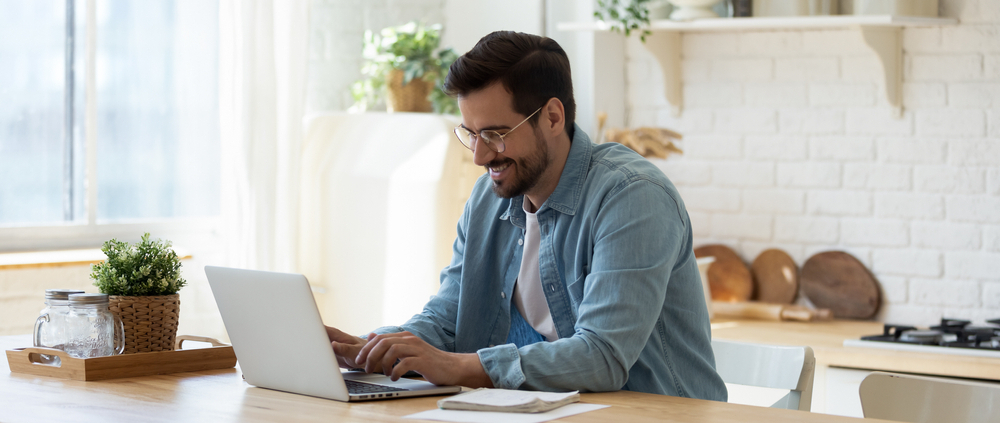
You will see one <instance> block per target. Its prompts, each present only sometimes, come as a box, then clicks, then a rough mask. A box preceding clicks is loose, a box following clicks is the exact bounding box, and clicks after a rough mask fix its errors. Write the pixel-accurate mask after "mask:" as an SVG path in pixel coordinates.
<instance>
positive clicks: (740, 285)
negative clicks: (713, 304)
mask: <svg viewBox="0 0 1000 423" xmlns="http://www.w3.org/2000/svg"><path fill="white" fill-rule="evenodd" d="M694 256H695V257H698V258H702V257H709V256H711V257H715V262H713V263H712V264H711V265H709V266H708V287H709V290H711V292H712V299H713V300H715V301H729V302H741V301H749V300H750V298H751V296H753V278H752V277H751V276H750V269H748V268H747V265H746V264H744V263H743V259H741V258H740V256H738V255H736V252H735V251H733V250H732V249H731V248H729V247H727V246H725V245H721V244H712V245H703V246H701V247H698V248H695V249H694Z"/></svg>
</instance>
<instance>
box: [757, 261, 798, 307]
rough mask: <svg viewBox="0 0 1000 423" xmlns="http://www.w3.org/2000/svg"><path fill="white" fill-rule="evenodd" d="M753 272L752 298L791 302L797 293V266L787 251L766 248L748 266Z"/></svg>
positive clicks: (772, 301) (765, 300)
mask: <svg viewBox="0 0 1000 423" xmlns="http://www.w3.org/2000/svg"><path fill="white" fill-rule="evenodd" d="M750 270H751V273H752V274H753V283H754V288H755V289H754V300H756V301H760V302H765V303H774V304H791V303H793V302H795V296H796V295H797V294H798V293H799V267H798V266H797V265H796V264H795V260H793V259H792V257H791V256H789V255H788V253H786V252H784V251H782V250H779V249H774V248H772V249H770V250H766V251H764V252H762V253H760V255H758V256H757V258H756V259H754V261H753V265H751V266H750Z"/></svg>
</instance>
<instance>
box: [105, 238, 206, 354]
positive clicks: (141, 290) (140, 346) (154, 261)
mask: <svg viewBox="0 0 1000 423" xmlns="http://www.w3.org/2000/svg"><path fill="white" fill-rule="evenodd" d="M101 251H104V254H105V255H106V256H107V257H108V258H107V260H105V261H103V262H101V263H97V264H95V265H93V266H92V267H91V273H90V278H91V279H93V280H94V285H95V286H97V288H98V289H99V290H100V291H101V293H104V294H108V295H109V296H110V304H109V308H110V309H111V312H112V313H114V314H115V315H117V316H118V317H119V318H121V319H122V323H123V325H124V327H125V351H124V352H123V354H131V353H137V352H150V351H171V350H173V349H174V339H175V338H176V336H177V318H178V316H179V313H180V304H181V302H180V295H179V294H178V293H177V292H178V291H180V289H181V288H183V287H184V285H185V284H186V283H187V281H185V280H184V279H183V278H181V272H180V270H181V262H180V258H178V257H177V253H176V252H174V250H173V249H172V248H171V244H170V241H162V240H155V241H154V240H150V238H149V233H146V234H144V235H143V236H142V239H141V240H140V241H139V242H138V243H135V244H130V243H128V242H124V241H118V240H116V239H112V240H110V241H107V242H105V243H104V247H103V248H101Z"/></svg>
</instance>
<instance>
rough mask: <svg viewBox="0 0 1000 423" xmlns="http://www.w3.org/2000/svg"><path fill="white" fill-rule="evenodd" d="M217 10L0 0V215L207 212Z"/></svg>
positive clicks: (101, 221) (12, 219) (213, 181)
mask: <svg viewBox="0 0 1000 423" xmlns="http://www.w3.org/2000/svg"><path fill="white" fill-rule="evenodd" d="M218 20H219V19H218V4H217V3H216V2H212V1H203V0H154V1H141V2H136V1H130V0H102V1H94V0H92V1H85V0H50V1H22V0H0V63H3V65H2V66H0V81H4V83H3V84H0V99H2V101H0V227H8V228H9V227H39V226H67V225H68V226H81V225H85V226H100V225H110V224H122V223H127V222H135V221H144V222H148V221H151V220H159V221H163V220H170V219H177V218H199V217H209V216H215V215H218V213H219V200H218V197H219V160H220V158H219V127H218V125H219V124H218ZM91 28H93V29H94V30H93V31H92V30H91Z"/></svg>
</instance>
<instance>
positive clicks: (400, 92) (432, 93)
mask: <svg viewBox="0 0 1000 423" xmlns="http://www.w3.org/2000/svg"><path fill="white" fill-rule="evenodd" d="M440 44H441V25H430V26H424V25H422V24H418V23H416V22H410V23H408V24H406V25H402V26H397V27H390V28H385V29H383V30H382V31H380V32H379V33H378V34H374V33H372V32H371V31H366V32H365V46H364V52H363V55H364V58H365V59H366V62H365V65H364V67H363V68H362V69H361V73H362V75H363V78H362V79H361V80H359V81H358V82H355V83H354V85H353V86H352V87H351V92H352V94H353V95H354V100H355V105H356V108H357V109H359V110H367V109H369V108H372V107H374V106H375V105H377V104H379V103H381V102H382V101H383V100H384V101H385V104H386V109H387V110H388V111H390V112H394V111H395V112H430V111H432V110H433V111H434V112H437V113H446V114H457V113H458V105H457V103H456V102H455V100H454V99H453V98H451V97H449V96H448V95H446V94H444V92H443V91H442V89H441V84H442V82H443V81H444V77H445V76H446V75H447V74H448V68H449V67H450V66H451V64H452V63H453V62H454V61H455V59H456V58H457V57H458V56H457V55H456V54H455V52H454V51H453V50H452V49H450V48H448V49H443V50H439V49H438V48H439V46H440Z"/></svg>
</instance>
